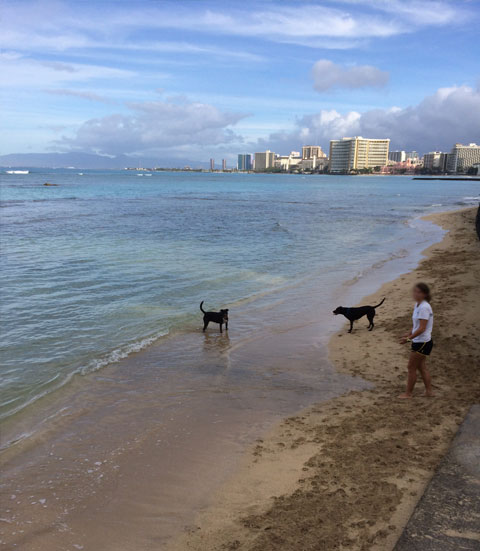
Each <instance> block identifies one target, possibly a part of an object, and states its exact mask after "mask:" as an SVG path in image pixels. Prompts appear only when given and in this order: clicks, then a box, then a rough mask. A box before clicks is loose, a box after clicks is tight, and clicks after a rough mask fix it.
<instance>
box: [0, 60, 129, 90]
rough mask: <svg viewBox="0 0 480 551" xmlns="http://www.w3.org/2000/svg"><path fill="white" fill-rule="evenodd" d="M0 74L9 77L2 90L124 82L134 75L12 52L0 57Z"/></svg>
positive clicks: (109, 68) (110, 68)
mask: <svg viewBox="0 0 480 551" xmlns="http://www.w3.org/2000/svg"><path fill="white" fill-rule="evenodd" d="M0 73H1V74H2V75H8V78H4V79H3V81H2V85H3V86H4V87H9V88H14V87H24V88H25V89H29V88H38V87H50V86H55V85H59V84H60V85H61V84H65V83H72V82H83V81H89V80H94V79H119V78H124V79H126V78H131V77H132V76H134V73H133V72H132V71H127V70H124V69H117V68H113V67H105V66H101V65H87V64H81V63H60V62H47V61H38V60H35V59H32V58H30V57H25V56H21V55H19V54H17V53H15V52H8V53H6V54H0Z"/></svg>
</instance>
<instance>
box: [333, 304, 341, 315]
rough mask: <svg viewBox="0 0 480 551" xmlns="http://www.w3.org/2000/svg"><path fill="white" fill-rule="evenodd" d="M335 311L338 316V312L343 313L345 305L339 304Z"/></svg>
mask: <svg viewBox="0 0 480 551" xmlns="http://www.w3.org/2000/svg"><path fill="white" fill-rule="evenodd" d="M333 313H334V314H335V315H336V316H338V314H343V306H339V307H338V308H335V310H334V311H333Z"/></svg>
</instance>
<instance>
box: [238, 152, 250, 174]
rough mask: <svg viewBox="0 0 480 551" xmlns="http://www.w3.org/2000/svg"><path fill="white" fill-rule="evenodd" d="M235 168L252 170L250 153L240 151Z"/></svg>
mask: <svg viewBox="0 0 480 551" xmlns="http://www.w3.org/2000/svg"><path fill="white" fill-rule="evenodd" d="M237 170H240V171H246V170H252V156H251V155H250V153H240V154H239V155H238V162H237Z"/></svg>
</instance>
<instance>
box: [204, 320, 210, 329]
mask: <svg viewBox="0 0 480 551" xmlns="http://www.w3.org/2000/svg"><path fill="white" fill-rule="evenodd" d="M208 323H209V322H208V321H204V322H203V330H204V331H205V329H206V328H207V327H208Z"/></svg>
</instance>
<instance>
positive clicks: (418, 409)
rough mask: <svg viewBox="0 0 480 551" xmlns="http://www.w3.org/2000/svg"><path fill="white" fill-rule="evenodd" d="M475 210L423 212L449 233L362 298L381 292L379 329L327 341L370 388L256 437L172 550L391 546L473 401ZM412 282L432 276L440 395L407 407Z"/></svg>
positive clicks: (478, 383) (379, 550) (478, 387)
mask: <svg viewBox="0 0 480 551" xmlns="http://www.w3.org/2000/svg"><path fill="white" fill-rule="evenodd" d="M475 213H476V209H474V208H466V209H460V210H455V211H446V212H444V213H436V214H430V215H427V216H425V217H423V218H424V219H427V220H431V221H434V222H435V223H436V224H438V225H439V226H441V227H442V228H444V229H446V230H447V233H446V234H445V235H444V237H443V240H442V241H440V242H439V243H435V244H433V245H431V246H430V247H428V248H427V249H426V250H425V251H423V255H424V258H423V260H421V261H420V263H419V265H418V266H417V267H416V268H415V269H414V270H411V271H410V272H408V273H406V274H404V275H401V276H400V277H398V278H396V279H395V280H393V281H390V282H387V283H385V284H383V285H382V286H381V287H380V289H379V290H378V291H377V292H375V293H373V294H372V295H370V296H368V297H365V298H364V299H363V300H362V301H361V302H362V303H363V304H365V303H367V304H368V303H373V302H374V301H378V299H379V298H382V297H383V296H387V301H386V303H385V304H384V306H383V307H382V309H379V310H378V311H377V317H376V323H377V325H376V327H375V330H374V332H373V333H366V330H365V328H364V327H363V325H364V324H362V320H361V321H359V322H357V323H356V329H355V330H354V333H353V334H352V335H348V334H346V331H344V330H342V331H340V332H337V333H336V335H333V336H332V337H331V339H330V343H329V358H330V361H331V363H332V364H333V365H334V367H335V369H336V370H338V371H339V372H340V373H344V374H349V375H353V376H361V377H362V378H363V379H366V380H367V381H369V382H371V383H373V384H374V385H375V386H374V388H372V389H369V390H360V391H353V392H349V393H348V394H346V395H342V396H340V397H337V398H333V399H332V400H330V401H328V402H324V403H320V404H317V405H313V406H311V407H308V408H306V409H305V410H302V411H301V412H299V413H297V414H296V415H295V416H293V417H289V418H287V419H284V420H283V422H281V423H280V424H279V425H277V426H276V427H274V428H273V430H271V431H270V432H269V433H268V434H267V435H265V436H264V437H263V438H262V439H259V440H257V445H256V446H255V447H254V448H253V449H252V450H250V452H249V453H247V454H245V456H244V458H243V459H242V462H241V464H240V466H239V468H238V470H237V472H236V474H235V475H234V476H233V477H232V478H231V479H230V480H229V481H228V482H227V483H226V484H225V485H224V486H223V487H222V488H221V490H220V491H219V492H218V493H217V495H216V498H215V503H214V505H213V506H211V507H209V508H207V509H206V510H204V511H202V512H201V513H200V514H199V515H197V519H196V522H195V526H194V527H192V528H191V529H189V531H188V532H187V533H186V534H184V535H183V536H181V537H180V538H178V539H177V540H175V541H173V542H172V543H171V545H170V546H169V547H168V549H169V550H171V551H184V550H186V549H188V550H197V551H200V550H201V549H212V550H216V549H218V550H220V549H222V550H224V549H225V550H234V549H241V550H255V551H260V550H262V551H268V550H272V551H273V550H274V549H276V550H277V549H282V550H283V549H284V550H292V551H293V550H297V549H299V548H305V549H325V550H326V551H327V550H330V549H341V550H343V549H345V550H347V549H351V550H362V551H363V550H365V551H366V550H368V551H385V550H387V549H393V547H394V545H395V543H396V541H397V540H398V538H399V536H400V534H401V532H402V529H403V527H404V526H405V525H406V523H407V521H408V519H409V517H410V515H411V513H412V512H413V509H414V507H415V505H416V503H417V502H418V500H419V498H420V497H421V495H422V493H423V491H424V489H425V487H426V485H427V483H428V481H429V480H430V478H431V476H432V474H433V472H434V470H435V468H436V466H437V465H438V464H439V462H440V460H441V458H442V457H443V456H444V454H445V453H446V451H447V449H448V446H449V444H450V441H451V439H452V437H453V436H454V434H455V432H456V429H457V427H458V425H459V424H460V423H461V421H462V420H463V417H464V415H465V414H466V412H467V410H468V407H469V406H470V405H471V404H473V403H478V402H480V373H479V372H478V371H477V372H474V373H472V372H471V367H473V366H474V365H475V363H477V364H478V360H479V358H480V344H478V343H479V342H480V335H479V334H478V332H479V329H478V324H477V323H476V321H477V320H478V315H477V313H478V309H479V307H480V304H479V302H480V301H479V299H478V297H477V296H476V294H475V289H476V288H478V284H479V281H478V276H477V275H476V273H480V266H479V255H478V240H477V238H476V234H475V229H474V217H475ZM417 279H426V280H427V281H429V282H432V283H433V292H434V311H435V316H436V325H435V331H434V333H435V336H436V346H435V350H434V352H433V354H432V357H431V359H430V360H429V364H430V366H431V371H432V376H433V381H434V387H435V388H436V393H437V396H436V398H435V399H433V400H429V399H424V398H420V397H419V394H421V391H422V389H421V382H420V383H418V384H417V387H416V389H415V391H416V395H417V396H415V397H414V399H412V400H409V401H406V402H405V403H403V402H401V401H399V400H396V399H395V398H396V396H397V395H398V394H399V393H400V392H401V391H402V390H403V386H404V383H405V379H406V362H407V356H408V354H407V352H406V348H405V347H403V348H402V347H401V346H400V345H397V342H396V339H395V337H396V336H397V335H398V333H399V332H400V333H402V331H403V330H404V329H405V330H406V329H408V327H409V325H410V314H411V312H410V307H411V304H410V300H409V289H410V287H411V286H412V284H413V283H414V282H415V281H416V280H417ZM435 295H436V296H437V299H435ZM398 304H400V305H401V306H400V307H399V308H395V305H398ZM459 304H461V305H462V307H461V308H459ZM452 327H453V329H452ZM367 335H368V336H370V335H372V337H375V341H374V343H375V344H376V345H377V346H375V345H373V346H372V343H371V342H370V340H371V339H369V338H367ZM347 339H348V341H347ZM463 343H465V344H467V343H468V347H465V346H462V344H463ZM346 345H347V346H346ZM379 366H381V367H380V369H379ZM465 381H467V383H468V384H466V385H465ZM300 546H301V547H300Z"/></svg>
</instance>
